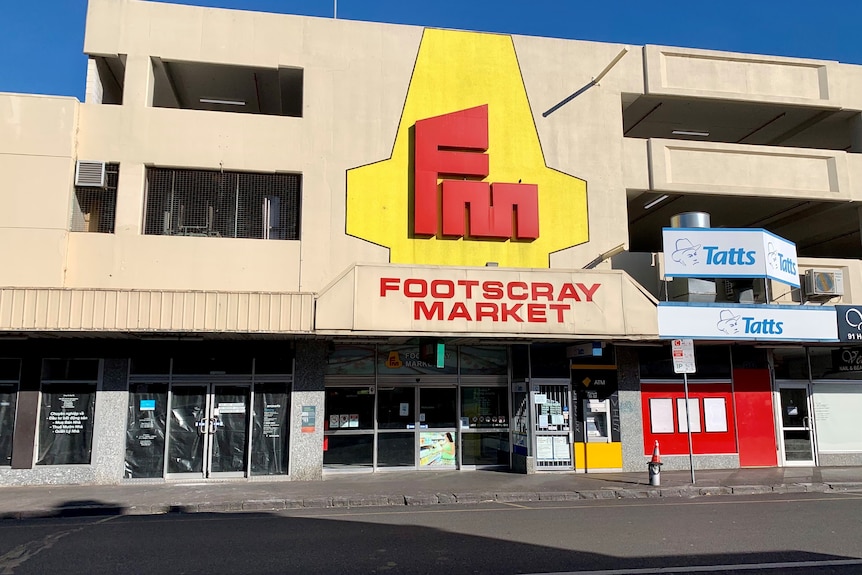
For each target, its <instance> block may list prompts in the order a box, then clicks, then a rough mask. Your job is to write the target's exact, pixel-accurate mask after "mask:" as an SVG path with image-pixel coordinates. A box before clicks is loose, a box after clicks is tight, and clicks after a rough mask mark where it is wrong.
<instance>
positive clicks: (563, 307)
mask: <svg viewBox="0 0 862 575" xmlns="http://www.w3.org/2000/svg"><path fill="white" fill-rule="evenodd" d="M548 307H549V308H551V309H552V310H554V311H555V312H557V321H558V322H560V323H563V321H564V320H563V312H564V311H567V310H570V309H572V306H570V305H569V304H567V303H552V304H548Z"/></svg>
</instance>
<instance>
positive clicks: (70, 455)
mask: <svg viewBox="0 0 862 575" xmlns="http://www.w3.org/2000/svg"><path fill="white" fill-rule="evenodd" d="M95 411H96V384H95V383H50V384H44V385H43V386H42V406H41V409H40V414H39V455H38V458H37V461H36V464H37V465H81V464H87V463H90V457H91V455H92V451H93V416H94V415H95Z"/></svg>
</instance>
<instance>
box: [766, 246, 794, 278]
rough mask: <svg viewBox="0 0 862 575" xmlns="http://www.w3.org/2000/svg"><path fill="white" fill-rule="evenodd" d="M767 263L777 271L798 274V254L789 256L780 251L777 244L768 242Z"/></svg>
mask: <svg viewBox="0 0 862 575" xmlns="http://www.w3.org/2000/svg"><path fill="white" fill-rule="evenodd" d="M766 263H767V264H768V265H769V267H770V268H772V269H773V270H774V271H776V272H785V273H788V274H796V273H798V272H797V271H796V255H795V254H794V255H793V257H792V258H791V257H789V256H786V255H784V254H783V253H781V252H780V251H778V249H777V248H776V247H775V244H773V243H772V242H769V243H767V244H766Z"/></svg>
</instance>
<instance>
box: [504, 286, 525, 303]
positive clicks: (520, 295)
mask: <svg viewBox="0 0 862 575" xmlns="http://www.w3.org/2000/svg"><path fill="white" fill-rule="evenodd" d="M515 288H517V289H519V290H520V291H519V292H518V293H515ZM506 293H507V294H508V296H509V299H515V300H518V299H527V293H528V288H527V284H525V283H524V282H509V283H508V285H507V286H506Z"/></svg>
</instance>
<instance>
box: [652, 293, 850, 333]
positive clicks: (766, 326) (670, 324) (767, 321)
mask: <svg viewBox="0 0 862 575" xmlns="http://www.w3.org/2000/svg"><path fill="white" fill-rule="evenodd" d="M658 332H659V337H662V338H693V339H713V340H714V339H732V340H740V341H742V340H745V341H838V329H837V327H836V324H835V310H834V308H825V307H817V306H784V305H730V304H700V305H691V304H687V303H676V302H662V303H660V304H659V307H658Z"/></svg>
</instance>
